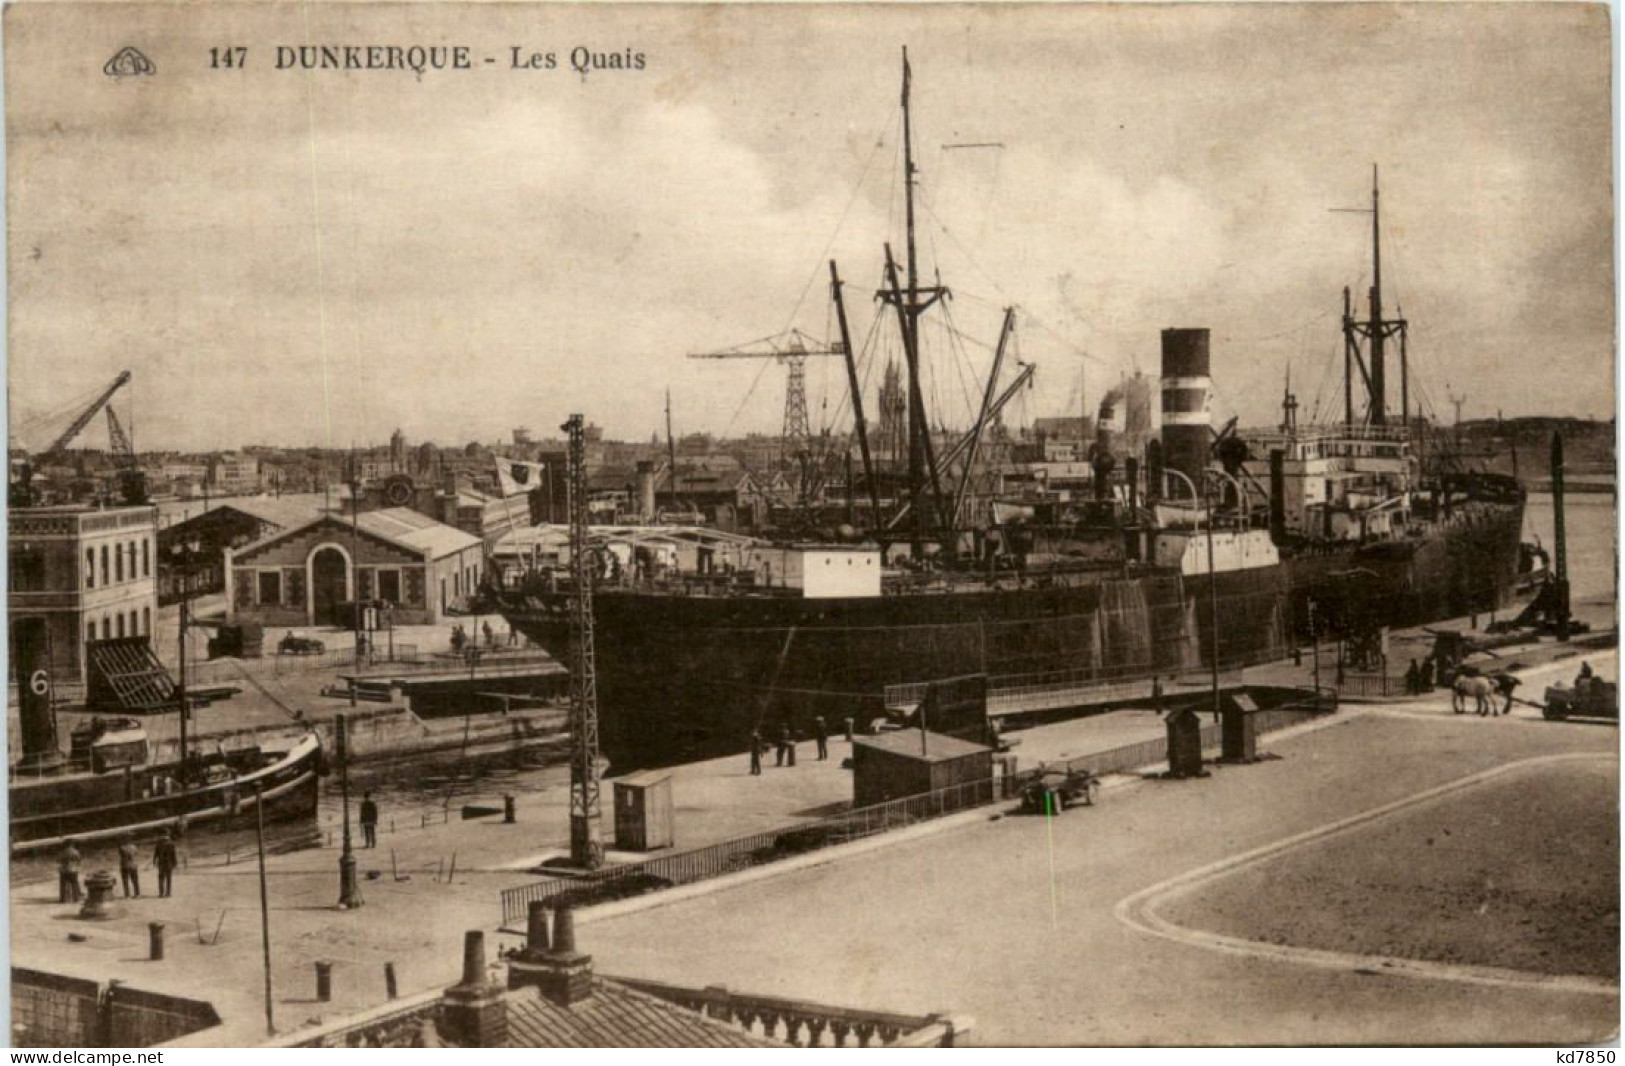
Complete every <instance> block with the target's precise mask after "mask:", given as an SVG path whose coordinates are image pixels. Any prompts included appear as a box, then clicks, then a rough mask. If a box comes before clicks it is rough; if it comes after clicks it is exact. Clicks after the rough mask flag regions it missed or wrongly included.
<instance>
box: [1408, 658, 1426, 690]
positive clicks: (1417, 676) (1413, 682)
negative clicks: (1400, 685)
mask: <svg viewBox="0 0 1625 1066" xmlns="http://www.w3.org/2000/svg"><path fill="white" fill-rule="evenodd" d="M1421 693H1422V668H1421V667H1420V666H1417V665H1416V660H1415V659H1412V660H1411V665H1410V666H1408V667H1406V668H1405V695H1407V696H1419V695H1421Z"/></svg>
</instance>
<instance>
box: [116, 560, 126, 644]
mask: <svg viewBox="0 0 1625 1066" xmlns="http://www.w3.org/2000/svg"><path fill="white" fill-rule="evenodd" d="M122 553H123V550H122V549H120V554H122ZM114 621H115V622H117V623H118V635H119V636H121V637H122V636H124V616H123V615H122V614H121V615H119V616H118V617H117V618H115V619H114Z"/></svg>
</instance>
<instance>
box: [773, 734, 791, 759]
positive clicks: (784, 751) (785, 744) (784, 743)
mask: <svg viewBox="0 0 1625 1066" xmlns="http://www.w3.org/2000/svg"><path fill="white" fill-rule="evenodd" d="M789 751H790V727H789V726H788V725H786V726H784V727H782V728H781V729H780V730H779V743H778V746H777V747H776V748H775V749H774V751H773V765H774V766H783V765H784V759H785V756H786V755H788V754H789Z"/></svg>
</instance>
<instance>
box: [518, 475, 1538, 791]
mask: <svg viewBox="0 0 1625 1066" xmlns="http://www.w3.org/2000/svg"><path fill="white" fill-rule="evenodd" d="M1521 525H1522V507H1521V504H1520V505H1518V506H1516V507H1514V506H1510V505H1508V506H1499V507H1496V508H1481V509H1479V510H1478V511H1475V512H1473V513H1472V514H1470V515H1469V514H1463V515H1459V516H1457V519H1456V520H1455V521H1453V522H1452V523H1450V524H1449V525H1447V526H1444V527H1440V528H1437V529H1434V530H1432V531H1430V533H1429V535H1428V536H1426V537H1419V538H1414V539H1412V540H1408V541H1404V542H1398V543H1393V544H1381V545H1375V544H1374V545H1369V546H1358V545H1345V546H1340V547H1338V548H1336V549H1332V550H1327V551H1323V552H1301V553H1298V554H1296V555H1292V556H1289V557H1288V558H1286V559H1284V560H1283V561H1282V562H1281V563H1280V564H1278V565H1271V566H1265V567H1257V568H1251V569H1244V570H1234V571H1226V572H1220V573H1218V574H1216V575H1214V576H1213V577H1212V578H1209V577H1208V576H1206V575H1197V576H1182V575H1180V574H1178V573H1176V572H1171V571H1155V572H1142V573H1139V574H1134V575H1129V576H1104V575H1095V576H1088V577H1086V576H1079V575H1074V576H1072V577H1070V578H1067V579H1062V578H1060V577H1059V576H1056V577H1054V578H1052V579H1050V580H1051V581H1052V582H1053V583H1052V584H1050V585H1049V586H1048V587H1043V586H1041V585H1038V584H1037V582H1040V581H1043V580H1045V579H1042V578H1039V579H1035V580H1034V581H1032V582H1029V583H1028V586H1029V587H1024V588H1019V589H1006V590H1000V591H994V590H981V589H978V590H970V591H952V592H946V591H945V592H919V593H907V594H896V595H885V596H881V597H871V598H862V599H829V600H808V599H793V598H777V597H770V596H764V595H741V596H707V595H676V594H663V593H653V592H640V591H632V590H622V589H603V590H600V591H599V593H598V594H597V595H596V596H595V597H594V614H595V621H596V624H595V651H596V661H597V669H598V678H597V680H598V699H599V718H600V741H601V744H602V745H603V748H604V750H605V753H606V754H608V755H609V757H610V758H611V760H612V761H613V762H614V763H615V764H616V765H618V766H624V765H628V764H631V765H656V764H662V763H671V762H677V761H683V760H688V759H694V758H700V757H705V756H709V755H717V754H726V753H730V752H739V751H743V750H745V749H746V748H747V747H748V745H749V741H750V736H751V733H752V731H753V730H760V731H761V734H762V736H763V737H764V738H765V739H767V740H770V741H771V740H774V739H776V738H777V737H778V735H779V733H780V731H781V729H782V727H783V726H784V725H786V724H788V725H789V726H790V727H791V728H792V729H794V730H796V731H798V732H799V733H800V734H801V735H803V736H806V735H808V733H809V731H810V730H811V729H812V727H813V719H814V718H815V717H819V716H821V717H822V718H823V719H824V721H825V723H826V724H827V726H828V728H830V729H831V730H832V731H839V730H840V729H841V728H842V727H843V726H844V724H845V720H846V719H848V718H851V719H853V720H854V721H855V723H857V724H858V726H859V728H862V727H863V726H864V725H866V724H867V723H868V722H870V721H871V720H872V719H874V718H877V717H880V716H883V715H884V714H885V707H886V703H887V700H886V690H887V689H888V688H891V687H895V686H903V685H910V684H919V683H923V682H928V681H933V680H939V679H943V678H948V677H955V676H962V675H965V674H977V673H980V674H986V675H987V676H988V678H989V679H990V681H992V682H993V683H994V684H996V685H1000V686H1006V687H1007V686H1012V685H1020V684H1023V683H1028V682H1030V683H1034V684H1039V683H1044V682H1045V681H1049V682H1054V681H1056V680H1062V679H1064V680H1066V681H1068V682H1072V683H1076V684H1078V685H1080V686H1085V685H1089V684H1094V683H1101V684H1105V683H1110V682H1117V681H1130V680H1136V679H1145V678H1149V677H1152V676H1156V675H1164V676H1166V675H1169V674H1174V673H1180V672H1186V671H1191V670H1196V669H1201V668H1203V667H1206V666H1208V665H1210V664H1211V662H1212V660H1213V656H1214V654H1215V652H1214V647H1215V641H1214V638H1213V629H1214V626H1213V622H1214V620H1215V618H1216V619H1217V629H1218V640H1217V656H1218V661H1219V662H1220V664H1221V665H1224V666H1235V665H1246V664H1252V663H1259V662H1266V661H1271V660H1275V659H1280V658H1284V657H1286V656H1287V655H1289V654H1290V652H1291V648H1292V647H1293V645H1294V644H1295V643H1296V642H1298V641H1300V640H1306V639H1307V638H1308V635H1309V633H1310V613H1311V612H1310V606H1309V605H1310V603H1311V602H1314V603H1315V604H1316V605H1317V609H1318V611H1319V613H1320V615H1321V618H1322V619H1323V621H1322V631H1323V632H1324V630H1325V622H1324V619H1325V618H1327V617H1338V616H1341V617H1345V618H1346V617H1350V616H1352V615H1358V614H1360V612H1361V611H1364V612H1366V613H1367V614H1368V615H1369V613H1370V612H1371V611H1377V612H1380V617H1376V618H1375V619H1372V618H1369V617H1367V618H1366V619H1365V621H1366V622H1375V624H1379V625H1390V626H1405V625H1416V624H1420V623H1424V622H1429V621H1434V620H1437V619H1440V618H1447V617H1453V616H1457V615H1462V614H1466V613H1469V612H1470V611H1472V610H1489V609H1491V608H1492V607H1500V606H1505V605H1506V604H1508V603H1510V601H1511V598H1512V596H1513V594H1514V591H1515V587H1516V582H1517V559H1518V540H1519V531H1520V529H1521ZM1062 580H1069V581H1071V582H1072V583H1071V584H1062V583H1060V582H1061V581H1062ZM1350 590H1357V595H1358V599H1359V603H1356V604H1350V603H1348V602H1345V601H1347V600H1348V599H1349V598H1350V597H1351V595H1353V593H1351V591H1350ZM502 613H503V614H504V616H505V617H506V618H507V619H508V621H509V622H510V623H512V624H513V625H514V626H515V627H516V628H518V629H519V630H521V631H522V632H524V633H525V634H526V635H527V636H528V637H530V638H531V639H532V640H534V641H536V642H537V643H539V644H541V645H542V646H543V647H545V648H547V649H548V650H549V651H550V652H551V653H552V654H554V655H555V656H557V657H558V658H559V659H560V660H561V661H564V660H565V655H566V652H567V649H568V639H569V625H568V622H569V614H568V610H567V601H566V599H565V597H563V596H562V595H557V594H555V595H552V596H536V595H530V596H525V595H521V594H517V593H505V594H503V603H502Z"/></svg>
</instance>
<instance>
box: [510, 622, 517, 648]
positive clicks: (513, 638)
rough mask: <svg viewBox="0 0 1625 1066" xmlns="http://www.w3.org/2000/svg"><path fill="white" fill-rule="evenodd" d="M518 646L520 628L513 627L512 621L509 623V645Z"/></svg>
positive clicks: (511, 646)
mask: <svg viewBox="0 0 1625 1066" xmlns="http://www.w3.org/2000/svg"><path fill="white" fill-rule="evenodd" d="M518 646H519V630H517V629H515V628H514V627H513V623H512V622H509V623H508V647H510V648H517V647H518Z"/></svg>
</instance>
